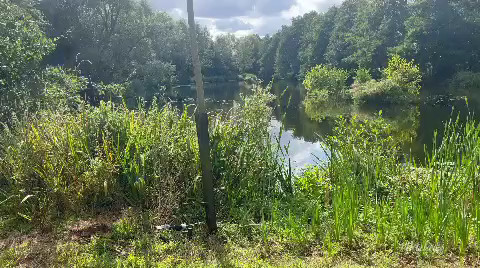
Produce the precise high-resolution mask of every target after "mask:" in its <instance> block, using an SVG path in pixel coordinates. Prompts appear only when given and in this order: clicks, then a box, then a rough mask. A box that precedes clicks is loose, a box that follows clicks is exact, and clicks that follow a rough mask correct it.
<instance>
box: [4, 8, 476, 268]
mask: <svg viewBox="0 0 480 268" xmlns="http://www.w3.org/2000/svg"><path fill="white" fill-rule="evenodd" d="M34 4H36V3H34ZM36 7H37V8H39V9H41V10H42V11H43V12H44V14H45V16H46V18H47V20H48V21H50V23H51V25H50V26H48V25H47V24H46V20H45V19H44V18H43V17H42V14H41V13H40V12H39V11H38V10H36V9H35V8H34V7H33V6H32V3H29V2H28V1H25V2H23V1H18V2H15V3H12V2H11V1H4V0H0V15H1V16H0V33H2V35H1V37H0V90H1V93H2V94H1V96H0V101H1V103H0V104H1V105H2V107H1V113H2V114H1V118H0V120H1V122H2V124H1V126H0V239H3V237H4V236H8V235H14V230H16V231H25V230H26V229H32V228H38V229H41V230H42V231H43V232H41V233H38V236H39V237H41V238H43V237H42V236H44V235H45V236H49V235H50V234H52V233H53V235H52V237H48V239H45V240H48V243H45V241H43V242H42V241H40V242H38V241H37V242H38V243H39V244H41V245H47V246H45V247H43V246H38V245H37V244H36V243H32V244H30V243H28V241H27V242H26V243H23V242H22V241H23V240H25V239H30V238H31V236H28V237H27V238H25V236H22V237H20V238H18V241H20V242H18V241H17V240H16V238H15V239H13V240H15V241H8V243H7V242H4V240H0V242H1V243H0V250H1V251H0V266H2V267H4V266H5V267H9V266H18V265H22V264H23V263H22V261H23V262H28V261H29V260H30V261H31V259H36V260H37V261H38V260H40V262H43V263H42V264H43V265H44V266H59V267H64V266H73V267H114V266H118V267H124V266H126V267H130V266H133V267H150V266H162V265H163V266H175V265H177V266H180V265H184V266H189V265H191V264H193V263H195V264H198V265H199V266H202V265H205V264H206V265H209V264H211V263H212V261H211V260H210V259H209V258H214V259H215V260H216V261H217V262H219V263H214V264H218V265H222V266H233V265H235V264H232V263H230V262H229V260H225V257H224V256H225V252H227V253H228V251H230V250H232V251H233V252H235V253H238V254H240V255H241V254H245V255H247V253H245V251H246V250H245V249H244V248H241V247H245V248H247V249H250V250H251V252H250V254H249V257H250V258H251V256H252V255H254V257H255V258H256V259H255V260H258V259H262V258H263V259H268V258H269V257H271V256H275V255H276V256H282V257H284V256H287V255H288V253H293V254H295V256H297V257H298V258H303V259H305V258H304V257H311V256H313V255H315V254H316V253H319V254H318V255H321V256H327V257H330V256H344V255H345V254H343V253H344V252H341V250H344V251H348V252H347V253H351V252H352V251H362V250H363V251H364V252H363V251H362V254H364V255H367V257H363V258H365V259H367V261H366V262H367V264H371V263H370V262H369V261H368V260H370V258H371V257H368V256H371V255H372V252H377V251H378V252H382V251H383V252H386V253H385V254H386V255H388V256H392V255H393V256H404V257H405V256H406V258H408V259H412V256H413V257H414V258H416V259H421V258H420V257H422V258H428V257H433V258H436V257H437V258H438V257H440V258H445V257H444V256H445V255H452V254H451V253H453V254H454V255H460V256H465V255H468V256H472V257H475V256H477V258H478V253H479V252H480V247H479V242H480V221H479V218H480V216H479V215H480V187H479V185H480V182H479V176H478V175H479V174H480V163H479V162H480V127H479V125H478V123H477V122H475V121H474V120H471V119H468V120H467V122H466V123H465V124H462V123H461V122H460V120H457V121H449V122H447V123H446V125H445V132H444V133H443V135H442V137H437V133H435V135H434V138H433V140H434V142H433V144H434V145H433V148H432V149H431V150H427V149H426V150H425V153H426V157H425V158H424V159H420V160H416V159H413V158H411V157H410V156H409V155H403V153H402V150H401V145H402V143H403V142H404V141H405V140H408V139H410V138H411V137H412V136H411V135H412V132H415V128H416V127H417V126H418V117H419V116H418V108H417V107H414V106H408V107H407V109H406V111H407V112H406V113H403V114H401V117H402V118H394V119H389V118H388V117H387V116H386V118H382V116H381V115H382V113H380V115H379V116H378V117H377V116H376V117H374V118H372V117H371V116H368V115H362V114H360V115H353V116H348V117H340V118H339V119H338V120H337V122H336V126H335V129H334V130H333V133H332V134H331V135H326V136H324V138H323V140H322V142H321V143H320V144H321V145H322V146H323V147H324V150H325V155H326V158H327V159H326V161H322V162H320V163H318V164H317V165H314V166H311V167H306V169H305V170H303V171H302V173H300V174H298V175H295V174H294V173H293V172H292V169H291V165H290V163H288V165H287V163H286V162H287V161H286V160H285V158H284V157H283V155H285V154H286V153H288V150H289V146H288V145H287V146H283V147H282V146H280V144H281V143H280V141H281V140H282V133H283V132H282V131H283V128H281V131H280V133H279V136H278V137H272V135H271V132H270V129H269V128H270V120H271V116H272V112H273V107H272V102H273V100H274V97H273V96H272V95H271V94H270V91H271V90H270V88H268V87H267V89H264V88H262V87H260V86H257V85H254V86H253V89H252V92H251V94H250V95H248V96H244V97H243V98H242V99H241V101H240V102H238V103H235V104H234V107H233V109H231V110H230V111H228V112H225V113H217V114H214V113H212V114H210V115H209V116H210V122H211V124H210V126H209V130H210V147H211V148H212V150H211V155H210V157H211V160H212V167H213V174H214V177H215V178H214V189H215V195H216V206H217V210H218V219H219V226H220V229H219V233H218V234H217V237H216V238H215V237H209V238H205V237H204V234H205V233H204V232H202V230H203V229H202V223H199V224H197V223H196V222H201V221H202V220H203V218H204V217H203V216H204V215H203V209H202V206H203V205H204V203H203V201H202V198H201V192H202V191H201V190H202V189H201V187H202V186H201V183H200V181H201V177H200V176H201V172H199V169H200V167H199V166H200V165H199V153H198V141H197V135H196V128H195V119H194V117H193V116H192V114H191V109H189V107H188V106H187V107H183V109H182V110H180V109H178V108H174V107H173V106H172V105H171V104H169V103H165V99H163V98H162V97H164V94H166V91H165V90H164V89H165V88H168V87H171V86H173V85H174V84H175V83H179V82H183V81H186V82H188V80H189V79H190V72H191V67H190V62H189V61H190V60H189V58H188V56H186V55H188V53H187V51H188V49H187V47H188V42H187V37H188V34H187V29H186V28H187V26H186V25H185V23H184V22H183V21H176V20H173V19H172V18H170V17H169V16H168V15H166V14H165V13H161V12H155V11H153V10H152V9H151V7H149V6H148V5H147V4H146V2H145V1H133V0H102V1H77V0H62V1H60V0H43V1H41V2H39V3H38V6H36ZM478 14H479V10H478V8H477V6H476V5H475V4H474V3H473V2H472V1H456V0H451V1H433V0H415V1H406V0H346V1H344V3H343V4H342V5H341V6H339V7H334V8H331V9H330V10H329V11H328V12H326V13H324V14H317V13H315V12H313V13H309V14H306V15H305V16H303V17H299V18H296V19H294V20H293V22H292V25H291V26H285V27H283V28H282V30H281V31H280V32H279V33H277V34H275V35H273V36H267V37H264V38H260V37H259V36H255V35H250V36H247V37H243V38H236V37H235V36H233V35H225V36H220V37H218V38H216V39H215V40H213V39H212V38H211V37H210V35H209V33H208V31H207V30H206V29H201V28H200V27H199V35H198V40H197V41H198V42H199V44H200V53H201V59H202V65H203V66H204V72H205V74H206V75H207V76H208V78H209V79H211V81H215V80H225V79H237V78H238V76H239V75H241V77H243V78H244V79H245V80H248V81H250V82H251V83H253V84H255V83H256V82H257V79H256V75H255V74H258V76H259V77H260V78H263V79H267V80H269V79H270V78H271V77H272V76H276V77H279V78H295V77H304V78H305V82H304V85H305V87H306V89H307V99H306V100H305V103H306V109H307V112H309V111H310V112H312V113H314V112H318V111H320V110H321V109H324V107H320V106H318V104H319V103H320V104H324V105H327V106H326V107H327V109H326V112H327V113H328V112H331V111H330V110H329V109H336V108H339V107H338V106H341V104H342V103H341V102H348V101H350V100H351V98H350V96H351V97H353V100H354V101H355V102H357V103H362V102H382V103H388V104H399V103H400V104H405V103H406V102H415V101H416V100H418V94H419V91H420V83H421V81H422V77H423V76H425V75H426V76H429V77H431V78H439V77H441V78H446V77H449V76H450V75H453V74H454V73H455V72H456V71H461V72H457V74H456V75H454V76H453V79H452V80H451V85H452V88H458V89H459V90H461V89H464V88H466V89H471V88H477V84H478V80H479V79H478V73H475V72H478V71H479V70H478V68H479V66H478V57H479V54H478V53H477V50H478V49H479V46H478V44H479V40H478V35H476V34H472V33H476V32H478V28H479V26H480V24H479V23H480V22H479V20H478ZM46 31H47V33H48V34H46ZM48 36H50V38H49V37H48ZM452 40H455V41H459V42H451V41H452ZM460 41H461V42H460ZM55 42H56V44H57V46H56V48H55V46H54V43H55ZM52 51H53V54H49V53H50V52H52ZM395 53H398V55H397V54H395ZM406 58H409V59H410V58H413V59H414V60H413V59H412V60H408V59H406ZM45 62H47V63H48V64H50V65H63V66H62V67H58V66H57V67H51V66H48V67H47V66H45V65H44V64H45ZM415 63H418V64H419V66H417V65H416V64H415ZM48 64H47V65H48ZM370 70H371V71H370ZM354 72H355V74H354ZM422 75H423V76H422ZM351 77H352V78H353V79H354V80H353V84H352V86H351V87H350V88H349V86H348V84H347V83H348V82H349V81H350V80H351V79H350V78H351ZM139 97H141V98H144V99H145V100H148V102H147V103H146V104H145V102H143V101H137V98H139ZM131 102H133V104H136V105H135V106H136V108H135V109H132V108H131V107H132V105H131V104H132V103H131ZM328 105H330V106H328ZM345 107H347V109H350V108H351V107H350V106H345ZM340 108H344V107H343V106H341V107H340ZM392 109H397V107H396V106H393V108H392ZM321 111H322V112H323V113H324V114H325V110H321ZM332 113H333V112H332ZM346 113H347V114H349V115H351V114H352V113H351V111H347V112H346ZM319 117H320V116H319ZM394 123H396V124H397V125H399V124H407V125H410V129H408V131H407V133H399V131H398V127H397V126H396V125H395V124H394ZM412 129H413V130H412ZM276 139H277V140H276ZM109 213H111V214H109ZM99 214H100V215H101V216H104V215H106V216H105V217H107V218H109V220H110V222H108V223H106V224H104V225H92V226H87V227H88V228H83V229H82V227H85V226H82V225H87V224H86V223H85V222H79V223H78V225H80V226H79V227H78V228H77V229H72V228H71V226H68V225H69V224H70V223H69V222H68V220H69V219H74V220H75V218H77V219H78V218H82V217H85V215H87V216H98V215H99ZM163 223H176V224H182V223H189V224H192V225H191V226H189V228H190V227H191V228H193V227H192V226H195V228H196V229H195V234H193V230H192V229H187V230H186V236H187V239H190V241H189V242H186V240H185V237H182V235H183V234H178V236H175V235H172V233H170V232H168V231H166V230H165V229H162V226H158V225H159V224H163ZM105 226H106V227H105ZM25 227H26V228H25ZM155 227H159V228H155ZM62 228H67V230H66V229H62ZM68 228H70V229H68ZM182 228H183V227H182V226H180V229H182ZM185 228H187V227H185ZM154 230H155V231H154ZM154 232H155V233H154ZM85 233H86V234H87V235H86V236H84V235H85ZM55 235H60V236H61V238H60V239H58V237H55ZM32 236H33V235H32ZM76 236H81V238H80V239H77V240H75V237H76ZM82 239H84V240H82ZM214 239H218V240H220V241H217V242H215V241H213V242H212V240H214ZM205 241H207V242H208V243H209V244H208V245H212V246H211V247H208V246H205ZM238 242H241V245H235V244H237V243H238ZM238 247H239V248H238ZM353 249H355V250H353ZM35 250H38V251H40V252H42V254H43V253H45V252H47V253H45V254H46V255H47V256H46V258H43V257H45V256H43V255H40V254H36V253H32V252H35ZM203 252H207V255H205V254H204V253H203ZM252 252H253V253H252ZM238 254H236V255H237V256H233V257H232V256H229V258H236V259H237V260H238V261H239V263H240V264H239V263H237V264H238V265H243V264H247V265H248V264H251V265H253V266H255V265H257V266H261V265H265V262H264V263H262V262H261V261H262V260H260V261H258V262H254V263H253V264H252V263H250V262H246V263H245V262H242V261H243V260H242V259H241V257H238ZM375 254H376V253H375ZM212 255H214V256H213V257H212ZM227 255H228V254H227ZM233 255H235V254H233ZM32 256H35V257H34V258H32ZM222 256H223V257H222ZM175 258H178V259H175ZM285 258H286V257H285ZM330 263H332V262H330ZM28 264H32V265H31V266H35V265H34V264H36V263H27V266H29V265H28ZM267 264H269V263H267ZM289 264H290V265H289V266H292V265H294V264H295V263H293V264H292V263H289ZM402 264H405V263H404V262H402ZM387 266H388V265H387Z"/></svg>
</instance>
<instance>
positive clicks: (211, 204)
mask: <svg viewBox="0 0 480 268" xmlns="http://www.w3.org/2000/svg"><path fill="white" fill-rule="evenodd" d="M187 11H188V25H189V28H190V46H191V53H192V62H193V71H194V75H195V84H196V88H197V113H196V114H195V116H196V124H197V136H198V145H199V149H200V163H201V166H202V184H203V201H204V202H205V212H206V216H207V219H206V220H207V226H208V231H209V232H210V233H214V232H215V231H216V230H217V215H216V211H215V197H214V192H213V179H212V177H213V176H212V164H211V161H210V138H209V135H208V115H207V113H206V111H205V93H204V90H203V77H202V67H201V66H200V57H199V56H198V44H197V33H196V25H195V15H194V12H193V0H187Z"/></svg>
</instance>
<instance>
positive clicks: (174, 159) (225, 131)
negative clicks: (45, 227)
mask: <svg viewBox="0 0 480 268" xmlns="http://www.w3.org/2000/svg"><path fill="white" fill-rule="evenodd" d="M271 100H272V96H271V95H270V94H269V93H268V92H267V91H266V90H264V89H256V90H255V93H254V94H253V96H249V97H247V98H245V99H244V103H243V104H242V105H239V106H237V107H236V108H235V109H233V110H232V111H231V112H230V114H227V115H219V116H218V117H212V119H211V122H212V130H211V144H212V159H213V161H214V162H213V168H214V170H213V171H214V174H215V175H216V177H217V179H216V180H215V181H216V189H217V190H218V199H219V203H220V204H221V207H222V210H221V211H222V212H223V213H224V214H223V215H225V216H230V215H233V216H235V215H236V216H237V218H238V217H245V216H246V215H245V213H239V212H238V211H240V210H241V211H244V209H245V208H249V211H250V212H251V216H253V215H255V216H257V217H260V212H261V211H262V209H263V207H264V206H265V205H266V204H268V203H270V202H271V198H273V197H274V196H277V195H279V194H281V191H282V190H285V189H287V187H289V184H288V183H286V182H285V180H284V179H283V166H282V163H281V161H279V159H278V157H279V155H278V154H277V147H276V146H274V144H272V142H271V139H270V136H269V132H268V127H269V121H270V116H271V112H272V109H271V108H270V107H269V106H268V102H269V101H271ZM151 107H152V108H150V109H148V110H147V109H144V108H141V107H140V109H139V110H136V111H135V110H129V109H128V108H126V107H124V106H118V105H115V104H114V103H112V102H101V104H100V106H99V107H91V106H88V105H82V106H80V107H79V111H77V112H70V111H68V110H53V109H52V110H44V111H42V112H39V113H38V114H37V115H36V116H34V117H31V118H27V119H25V121H20V122H16V123H15V124H14V125H13V126H12V127H7V128H5V129H4V130H3V133H2V135H0V186H2V187H0V189H1V190H0V212H1V214H2V218H1V219H0V220H2V221H3V220H7V219H13V220H18V219H25V220H27V221H32V222H34V223H38V224H41V225H42V224H49V223H51V222H52V220H54V219H56V218H62V217H64V215H65V214H67V215H68V214H77V213H80V212H83V211H86V212H89V211H92V209H94V210H98V209H105V208H107V209H111V208H115V207H123V206H135V207H139V208H143V209H149V210H152V211H154V212H155V215H156V216H157V219H158V220H159V221H162V222H165V221H171V220H172V219H174V218H178V217H183V218H184V221H185V222H195V221H199V220H202V218H203V217H202V213H201V211H202V206H201V201H200V200H202V198H201V194H200V193H201V191H199V189H200V186H201V185H200V179H199V174H200V173H199V164H198V162H199V160H198V158H199V156H198V144H197V135H196V128H195V122H194V120H193V117H192V116H190V115H189V113H188V111H187V110H188V109H185V111H184V112H183V113H181V112H180V111H178V110H177V109H175V108H173V107H171V106H170V105H166V106H165V107H163V108H161V109H160V108H157V107H158V105H156V104H155V103H154V104H152V106H151ZM290 186H291V185H290ZM279 187H280V188H279ZM187 211H188V213H185V212H187ZM235 211H237V212H235ZM182 212H183V213H182Z"/></svg>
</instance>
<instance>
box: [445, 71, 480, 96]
mask: <svg viewBox="0 0 480 268" xmlns="http://www.w3.org/2000/svg"><path fill="white" fill-rule="evenodd" d="M449 88H450V90H451V91H452V92H463V93H468V92H474V91H478V90H479V89H480V73H474V72H470V71H462V72H458V73H456V74H455V75H454V76H453V78H452V79H451V80H450V85H449Z"/></svg>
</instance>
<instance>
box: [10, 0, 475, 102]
mask: <svg viewBox="0 0 480 268" xmlns="http://www.w3.org/2000/svg"><path fill="white" fill-rule="evenodd" d="M16 2H20V4H21V5H31V6H33V7H35V8H36V9H38V10H40V11H41V13H43V16H44V17H45V19H46V22H47V23H46V24H45V25H43V26H44V29H45V31H46V33H47V36H48V37H49V38H51V39H55V43H56V47H55V49H54V51H53V52H52V53H50V54H49V56H47V58H46V59H45V60H44V63H46V64H49V65H61V66H64V67H66V68H68V69H75V70H77V71H80V72H81V74H82V75H83V76H86V77H88V78H89V80H90V81H92V82H94V83H105V84H125V85H128V86H127V87H126V88H127V90H126V91H127V92H124V94H125V95H128V96H132V97H139V96H140V97H143V98H146V99H151V98H153V97H154V96H157V95H161V94H162V92H164V91H163V90H162V89H164V88H168V87H171V86H173V85H178V84H189V83H191V82H192V78H191V74H192V71H193V70H192V64H191V58H190V55H189V47H188V27H187V24H186V21H184V20H177V19H174V18H172V17H171V16H169V15H168V14H167V13H165V12H159V11H155V10H154V9H153V8H152V7H151V6H150V5H149V4H148V2H147V1H146V0H140V1H137V0H42V1H40V2H33V3H32V2H29V1H16ZM38 16H41V15H38ZM197 38H198V42H199V53H200V59H201V63H202V67H203V73H204V75H205V76H206V80H207V81H209V80H210V81H226V80H235V79H238V78H239V76H241V75H243V74H246V73H251V74H255V75H257V76H258V77H259V78H260V79H262V80H263V81H266V82H267V81H270V80H272V79H273V78H275V79H299V80H302V79H303V78H304V77H305V74H306V73H307V72H308V71H310V70H311V69H312V68H313V67H315V66H317V65H319V64H323V65H330V66H333V67H338V68H342V69H346V70H348V71H351V72H352V73H353V70H356V69H360V68H362V69H369V70H370V71H371V72H372V75H373V76H374V77H379V76H380V74H381V71H380V70H382V69H384V68H385V67H386V65H387V62H388V58H389V57H390V56H391V55H394V54H398V55H401V56H402V57H404V58H407V59H409V60H410V59H414V60H415V62H416V63H417V64H419V66H420V67H421V70H422V72H423V73H424V77H425V79H426V81H438V80H444V79H445V78H448V77H451V76H452V75H453V74H454V73H456V72H459V71H465V70H467V71H479V70H480V5H478V2H477V1H475V0H413V1H407V0H346V1H344V2H343V3H342V4H341V5H340V6H338V7H332V8H330V9H329V10H328V11H326V12H324V13H318V12H310V13H308V14H305V15H303V16H300V17H297V18H294V19H293V20H292V24H291V25H290V26H283V27H282V29H281V30H279V31H278V32H277V33H275V34H273V35H267V36H264V37H260V36H258V35H248V36H245V37H236V36H234V35H233V34H226V35H220V36H217V37H215V38H213V37H212V35H211V34H210V33H209V31H208V29H206V28H205V27H201V26H199V25H197ZM86 93H88V94H87V95H89V96H90V95H91V96H94V95H95V94H96V90H95V89H93V88H92V87H90V90H89V91H88V92H86Z"/></svg>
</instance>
